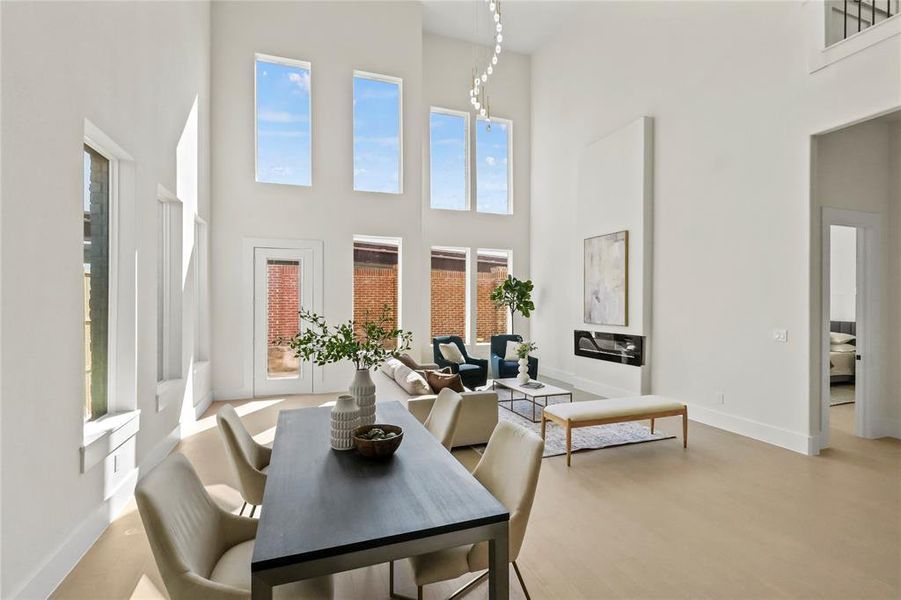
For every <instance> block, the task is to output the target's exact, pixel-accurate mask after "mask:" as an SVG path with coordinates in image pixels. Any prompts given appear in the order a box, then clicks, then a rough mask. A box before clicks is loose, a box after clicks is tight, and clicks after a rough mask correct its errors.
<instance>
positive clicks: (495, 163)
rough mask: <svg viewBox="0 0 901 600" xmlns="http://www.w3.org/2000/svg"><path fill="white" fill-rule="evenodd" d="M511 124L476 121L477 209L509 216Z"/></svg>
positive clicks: (511, 205)
mask: <svg viewBox="0 0 901 600" xmlns="http://www.w3.org/2000/svg"><path fill="white" fill-rule="evenodd" d="M512 135H513V123H512V121H507V120H504V119H497V118H492V119H491V122H490V123H489V122H488V121H487V120H485V119H478V120H477V121H476V210H477V211H479V212H483V213H496V214H510V213H512V212H513V203H512V198H511V193H510V181H511V179H510V148H511V147H512V145H511V143H510V140H511V138H512Z"/></svg>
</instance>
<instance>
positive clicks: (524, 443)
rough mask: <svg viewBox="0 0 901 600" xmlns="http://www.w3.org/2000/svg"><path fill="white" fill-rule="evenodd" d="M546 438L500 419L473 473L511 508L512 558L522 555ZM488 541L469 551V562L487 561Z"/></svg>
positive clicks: (484, 562) (502, 502)
mask: <svg viewBox="0 0 901 600" xmlns="http://www.w3.org/2000/svg"><path fill="white" fill-rule="evenodd" d="M543 454H544V440H542V439H541V438H540V437H538V436H537V435H535V434H534V433H532V432H531V431H529V430H528V429H526V428H524V427H521V426H519V425H514V424H513V423H510V422H509V421H500V422H498V424H497V427H496V428H495V429H494V432H493V433H492V434H491V438H490V439H489V440H488V446H487V447H486V448H485V453H484V454H482V459H481V460H480V461H479V464H478V465H476V468H475V470H473V472H472V474H473V476H474V477H475V478H476V479H478V480H479V481H480V482H481V483H482V485H484V486H485V487H486V488H487V489H488V491H489V492H491V493H492V494H493V495H494V497H495V498H497V499H498V500H499V501H500V502H501V504H503V505H504V506H505V507H507V510H509V511H510V529H509V539H510V560H511V561H514V560H516V558H517V557H518V556H519V549H520V548H521V547H522V541H523V539H524V538H525V535H526V525H528V523H529V514H530V513H531V512H532V502H533V501H534V499H535V488H536V487H537V486H538V473H539V472H540V471H541V458H542V455H543ZM487 553H488V544H477V545H475V546H474V547H473V549H472V551H470V556H469V563H470V565H472V564H487V561H488V555H487Z"/></svg>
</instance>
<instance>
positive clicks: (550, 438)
mask: <svg viewBox="0 0 901 600" xmlns="http://www.w3.org/2000/svg"><path fill="white" fill-rule="evenodd" d="M498 395H499V397H500V398H501V399H503V398H505V397H506V398H509V397H510V396H509V392H507V391H506V390H498ZM542 401H543V399H542ZM568 401H569V400H568V399H566V398H565V397H563V398H559V399H558V398H551V404H558V403H560V402H568ZM509 406H510V402H509V401H503V402H501V403H499V406H498V417H499V418H500V419H501V420H502V421H510V422H511V423H515V424H516V425H520V426H522V427H525V428H526V429H529V430H531V431H534V432H535V433H536V434H538V435H541V423H532V422H531V421H530V420H529V419H527V418H524V417H521V416H520V415H519V414H516V413H513V412H510V411H509V410H507V407H509ZM513 408H514V410H516V412H517V413H522V414H524V415H529V416H531V414H532V404H531V403H530V402H528V401H527V400H514V401H513ZM540 415H541V412H540V410H538V409H536V418H539V419H540V418H541V417H540ZM642 423H643V422H639V421H630V422H628V423H614V424H611V425H598V426H597V427H582V428H580V429H573V432H572V444H573V452H580V451H583V450H599V449H601V448H611V447H614V446H625V445H628V444H643V443H645V442H658V441H660V440H669V439H673V438H675V437H676V436H674V435H666V434H663V433H659V432H658V433H651V429H650V427H648V426H647V425H645V424H642ZM473 448H474V449H475V450H476V451H481V450H482V449H484V445H483V446H473ZM561 454H566V435H565V433H564V429H563V428H562V427H560V426H559V425H556V424H554V423H548V425H547V433H546V436H545V440H544V458H548V457H550V456H560V455H561Z"/></svg>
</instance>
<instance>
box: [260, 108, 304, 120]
mask: <svg viewBox="0 0 901 600" xmlns="http://www.w3.org/2000/svg"><path fill="white" fill-rule="evenodd" d="M257 118H258V119H259V120H260V121H263V122H265V123H306V122H307V116H306V115H302V114H298V113H292V112H289V111H287V110H266V109H263V110H261V111H260V112H259V114H258V115H257Z"/></svg>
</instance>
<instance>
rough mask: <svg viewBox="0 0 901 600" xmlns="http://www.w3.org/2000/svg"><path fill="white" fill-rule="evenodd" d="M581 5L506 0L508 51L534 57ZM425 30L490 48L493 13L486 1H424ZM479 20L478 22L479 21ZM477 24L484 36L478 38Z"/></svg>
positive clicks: (547, 0) (503, 6) (503, 13)
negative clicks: (540, 47) (532, 54)
mask: <svg viewBox="0 0 901 600" xmlns="http://www.w3.org/2000/svg"><path fill="white" fill-rule="evenodd" d="M579 4H580V3H579V2H571V1H567V0H560V1H557V0H544V1H536V0H502V2H501V20H502V22H503V24H504V48H506V49H509V50H513V51H514V52H522V53H524V54H531V53H532V52H534V51H535V50H536V49H537V48H538V47H539V46H541V45H542V44H543V43H544V42H546V41H547V40H548V39H550V38H551V37H552V36H553V35H554V34H555V33H557V32H558V31H561V30H562V29H563V28H564V27H566V26H567V25H568V24H569V20H570V19H573V18H576V17H577V9H578V6H579ZM422 15H423V29H424V30H425V31H427V32H429V33H435V34H438V35H444V36H447V37H452V38H457V39H460V40H466V41H468V42H474V43H478V44H484V45H487V44H488V43H490V41H491V38H490V37H489V36H490V33H491V30H490V29H489V25H490V23H489V19H490V18H491V13H490V12H489V11H488V6H487V5H486V3H485V2H484V0H422ZM476 18H478V21H477V20H476ZM477 23H478V24H479V25H480V28H479V30H480V31H481V35H478V34H477V29H476V27H477Z"/></svg>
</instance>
